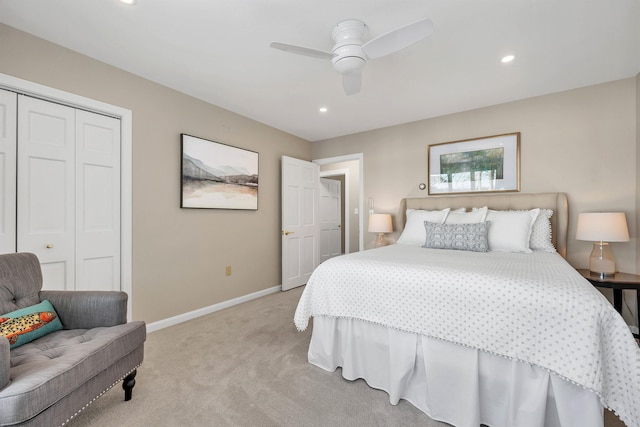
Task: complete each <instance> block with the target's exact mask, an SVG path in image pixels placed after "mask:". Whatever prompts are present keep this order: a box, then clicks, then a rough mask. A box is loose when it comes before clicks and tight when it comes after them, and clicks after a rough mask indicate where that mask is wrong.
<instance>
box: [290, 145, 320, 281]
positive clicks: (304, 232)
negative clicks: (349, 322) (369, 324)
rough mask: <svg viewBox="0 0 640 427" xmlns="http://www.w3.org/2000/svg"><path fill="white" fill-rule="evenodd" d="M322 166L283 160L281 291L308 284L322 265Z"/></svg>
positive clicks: (291, 159)
mask: <svg viewBox="0 0 640 427" xmlns="http://www.w3.org/2000/svg"><path fill="white" fill-rule="evenodd" d="M318 182H319V166H318V165H317V164H315V163H312V162H306V161H304V160H299V159H294V158H291V157H286V156H283V157H282V191H281V197H282V290H283V291H286V290H289V289H292V288H295V287H297V286H301V285H304V284H305V283H307V280H308V279H309V276H311V273H312V272H313V270H314V269H315V268H316V266H317V265H318V264H319V262H320V256H319V240H318V218H317V217H318V215H317V212H318V209H319V208H318V206H319V191H318Z"/></svg>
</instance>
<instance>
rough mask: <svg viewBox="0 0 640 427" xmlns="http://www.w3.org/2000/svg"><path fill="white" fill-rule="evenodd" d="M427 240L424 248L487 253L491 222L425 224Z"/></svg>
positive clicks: (426, 222)
mask: <svg viewBox="0 0 640 427" xmlns="http://www.w3.org/2000/svg"><path fill="white" fill-rule="evenodd" d="M424 227H425V232H426V239H425V242H424V245H423V246H422V247H423V248H429V249H455V250H461V251H473V252H487V250H488V249H489V242H488V232H489V222H487V221H484V222H478V223H473V224H438V223H433V222H428V221H425V222H424Z"/></svg>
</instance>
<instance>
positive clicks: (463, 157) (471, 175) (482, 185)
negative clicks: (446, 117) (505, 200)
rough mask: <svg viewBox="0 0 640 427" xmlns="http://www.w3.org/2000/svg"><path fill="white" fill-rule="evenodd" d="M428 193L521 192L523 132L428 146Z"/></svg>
mask: <svg viewBox="0 0 640 427" xmlns="http://www.w3.org/2000/svg"><path fill="white" fill-rule="evenodd" d="M427 167H428V177H429V194H460V193H493V192H501V191H505V192H508V191H520V132H514V133H506V134H501V135H492V136H486V137H482V138H473V139H464V140H460V141H451V142H442V143H439V144H432V145H429V146H428V147H427Z"/></svg>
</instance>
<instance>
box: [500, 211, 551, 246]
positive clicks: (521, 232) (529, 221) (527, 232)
mask: <svg viewBox="0 0 640 427" xmlns="http://www.w3.org/2000/svg"><path fill="white" fill-rule="evenodd" d="M539 213H540V209H531V210H528V211H494V210H489V212H488V213H487V221H489V222H490V223H491V224H490V225H489V250H492V251H502V252H524V253H531V248H530V247H529V239H530V238H531V229H532V228H533V223H534V222H535V220H536V218H537V217H538V214H539Z"/></svg>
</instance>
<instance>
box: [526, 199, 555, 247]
mask: <svg viewBox="0 0 640 427" xmlns="http://www.w3.org/2000/svg"><path fill="white" fill-rule="evenodd" d="M552 215H553V210H552V209H540V214H539V215H538V218H536V221H535V222H534V223H533V228H532V229H531V239H530V240H529V247H531V250H533V251H545V252H556V248H555V246H553V242H552V241H551V220H550V218H551V216H552Z"/></svg>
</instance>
